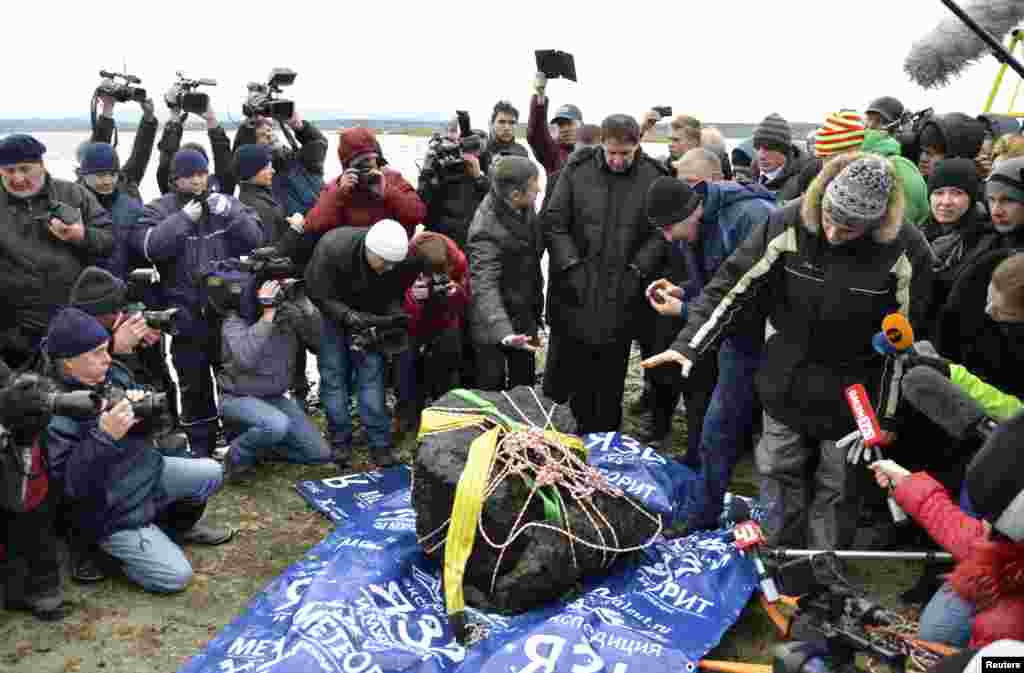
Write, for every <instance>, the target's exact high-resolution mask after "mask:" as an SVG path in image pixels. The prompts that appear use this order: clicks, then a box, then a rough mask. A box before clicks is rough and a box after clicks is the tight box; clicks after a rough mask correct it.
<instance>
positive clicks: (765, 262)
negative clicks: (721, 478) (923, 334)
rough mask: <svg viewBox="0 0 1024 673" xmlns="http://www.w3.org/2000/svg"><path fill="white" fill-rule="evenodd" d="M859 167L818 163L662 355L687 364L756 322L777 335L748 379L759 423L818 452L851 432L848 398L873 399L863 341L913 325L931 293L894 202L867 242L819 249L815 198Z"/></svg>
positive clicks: (927, 268) (870, 355)
mask: <svg viewBox="0 0 1024 673" xmlns="http://www.w3.org/2000/svg"><path fill="white" fill-rule="evenodd" d="M858 157H859V155H858V154H855V153H848V154H844V155H841V156H838V157H835V158H834V159H832V160H831V161H829V162H828V163H827V164H825V167H824V169H822V172H821V174H820V175H819V176H818V178H817V179H816V180H815V181H814V183H813V184H812V185H811V188H810V189H809V190H808V191H807V194H806V195H805V196H804V198H803V199H802V200H801V201H800V202H795V203H791V204H789V205H787V206H785V207H784V208H782V209H779V210H776V211H775V212H773V213H772V214H771V216H770V218H769V220H768V222H767V223H766V224H763V225H760V226H758V227H757V228H756V229H755V230H754V232H753V233H752V234H751V235H750V236H749V237H748V238H747V240H746V241H745V242H744V243H743V244H742V245H741V246H740V248H739V249H738V250H737V251H736V252H735V253H734V254H733V255H732V256H731V257H729V259H728V260H726V261H725V263H724V264H722V266H721V267H720V268H719V270H718V273H717V274H716V275H715V278H714V280H712V281H711V282H710V283H709V284H708V285H707V286H706V287H705V288H704V292H703V293H702V294H701V296H700V297H699V298H698V299H697V301H695V302H693V303H692V304H691V305H690V313H689V318H688V321H687V324H686V327H685V328H684V329H683V330H682V332H681V333H680V335H679V337H678V338H677V339H676V342H675V343H674V344H673V346H672V349H673V350H675V351H677V352H679V353H682V354H683V355H685V356H686V357H687V358H689V359H690V360H691V361H693V362H695V363H696V362H697V361H698V360H699V359H700V358H701V357H702V356H703V355H704V354H705V353H707V352H708V351H713V350H714V348H715V346H716V345H717V344H718V342H719V341H720V339H721V338H722V337H723V336H725V335H727V334H728V333H730V331H732V330H734V329H736V328H737V327H738V326H743V325H747V324H749V323H748V321H749V320H751V319H755V318H763V317H764V316H765V315H767V316H768V317H769V318H770V319H771V322H772V326H773V327H774V328H775V329H776V330H777V331H776V333H775V334H773V335H772V336H771V338H770V339H769V340H768V343H767V345H766V347H765V355H764V366H762V368H761V370H760V371H759V372H758V388H759V392H760V394H761V399H762V402H763V403H764V407H765V411H766V412H767V413H768V414H769V415H770V416H772V417H773V418H775V419H776V420H778V421H779V422H781V423H783V424H785V425H787V426H789V427H791V428H793V429H794V430H796V431H798V432H801V433H803V434H805V435H808V436H811V437H814V438H816V439H822V440H829V439H833V440H834V439H838V438H839V437H842V436H843V435H845V434H846V433H847V432H849V430H850V427H851V424H852V417H851V416H850V412H849V409H848V408H847V405H846V401H845V400H844V398H843V390H844V389H845V388H846V387H847V386H849V385H852V384H854V383H862V384H864V386H865V387H866V388H867V389H868V391H869V392H872V394H874V391H877V389H878V385H877V384H878V379H879V376H880V374H881V368H882V358H879V357H878V356H877V354H876V353H874V352H873V350H872V347H871V338H872V336H874V334H875V333H877V332H878V329H879V325H881V324H882V319H883V318H884V317H885V316H886V315H887V314H889V313H892V312H894V311H899V312H901V313H903V314H904V315H907V316H909V318H910V321H911V323H914V322H915V319H916V320H917V323H916V324H921V320H923V316H924V315H925V313H926V311H927V308H928V300H929V293H930V289H931V279H932V262H933V258H932V254H931V250H930V249H929V248H928V244H927V242H926V241H925V240H924V237H923V236H922V235H921V232H920V231H919V230H918V229H917V228H916V227H905V226H903V214H904V211H903V193H902V192H901V191H899V190H892V192H891V194H890V196H889V203H888V208H887V214H886V218H885V220H884V221H883V223H882V224H881V225H880V227H879V228H878V229H876V230H875V231H874V232H873V233H872V235H869V236H865V237H862V238H861V239H858V240H856V241H851V242H849V243H846V244H843V245H838V246H833V245H830V244H829V243H828V242H827V240H826V239H825V235H824V233H823V231H822V227H821V199H822V196H823V194H824V192H825V189H826V188H827V187H828V185H829V183H830V182H831V181H832V180H833V179H835V177H836V176H837V175H838V174H839V173H840V172H841V171H842V170H843V168H845V167H846V166H848V165H849V164H850V163H851V162H852V161H854V160H855V159H857V158H858Z"/></svg>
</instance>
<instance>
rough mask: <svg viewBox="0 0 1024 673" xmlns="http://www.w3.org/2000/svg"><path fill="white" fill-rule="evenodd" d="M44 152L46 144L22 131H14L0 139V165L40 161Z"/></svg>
mask: <svg viewBox="0 0 1024 673" xmlns="http://www.w3.org/2000/svg"><path fill="white" fill-rule="evenodd" d="M44 154H46V145H44V144H42V143H41V142H39V141H38V140H36V139H35V138H33V137H32V136H30V135H26V134H24V133H15V134H13V135H9V136H7V137H6V138H4V139H3V140H0V166H13V165H14V164H20V163H23V162H26V161H42V159H43V155H44Z"/></svg>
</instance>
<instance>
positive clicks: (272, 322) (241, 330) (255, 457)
mask: <svg viewBox="0 0 1024 673" xmlns="http://www.w3.org/2000/svg"><path fill="white" fill-rule="evenodd" d="M283 292H284V291H283V290H282V288H281V284H280V283H279V282H278V281H275V280H271V281H267V282H265V283H263V285H262V286H261V287H260V289H259V292H258V294H257V296H258V298H259V303H260V305H261V306H262V309H263V312H262V315H261V316H260V318H259V320H257V321H256V322H255V323H251V324H250V322H249V321H247V320H245V319H244V318H242V316H241V315H239V313H238V312H237V311H229V313H228V316H227V317H226V318H225V319H224V326H223V328H222V331H221V337H222V349H223V359H222V363H223V369H222V371H221V372H220V375H219V376H218V381H219V383H220V390H221V400H220V405H221V415H222V416H223V418H224V419H225V420H226V421H231V422H233V423H235V424H236V425H238V426H239V427H240V429H242V430H243V432H242V434H241V435H239V436H238V437H236V438H235V439H234V440H232V442H231V447H230V450H229V453H228V457H227V458H226V459H225V461H224V466H225V471H226V479H227V481H235V480H236V479H238V478H239V477H240V476H241V475H243V474H244V473H246V472H249V471H250V470H252V468H253V466H254V465H255V464H256V463H257V462H258V461H259V460H260V459H262V458H263V457H265V456H268V455H270V454H276V455H278V456H280V457H281V458H282V459H283V460H285V461H287V462H289V463H299V464H305V465H316V464H320V463H327V462H330V460H331V450H330V447H328V446H327V442H326V441H324V437H323V435H322V434H321V433H320V430H319V429H318V428H317V427H316V426H315V425H313V422H312V421H311V420H310V419H309V417H308V416H307V415H306V413H305V412H304V411H303V410H302V409H301V408H300V407H299V405H298V404H297V403H296V402H295V400H293V399H292V398H290V397H286V396H285V392H287V391H288V386H289V385H290V384H291V379H292V372H293V371H294V369H295V360H296V357H297V356H298V353H299V349H300V348H302V349H305V346H304V345H302V344H300V342H299V337H298V334H297V327H296V321H299V320H303V319H306V317H307V316H303V315H302V314H301V313H300V310H299V309H298V308H297V307H296V306H295V305H294V304H292V303H291V302H289V301H287V300H285V301H283V302H281V301H279V300H280V299H282V295H283Z"/></svg>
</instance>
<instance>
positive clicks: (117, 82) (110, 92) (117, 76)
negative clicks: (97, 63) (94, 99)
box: [96, 70, 147, 103]
mask: <svg viewBox="0 0 1024 673" xmlns="http://www.w3.org/2000/svg"><path fill="white" fill-rule="evenodd" d="M100 77H102V78H103V81H102V82H100V85H99V86H98V87H96V96H110V97H111V98H113V99H114V100H116V101H117V102H118V103H127V102H128V101H135V102H136V103H143V102H145V101H146V98H147V96H146V90H145V89H143V88H142V87H140V86H135V85H136V84H141V83H142V80H141V79H139V78H138V77H136V76H135V75H126V74H124V73H120V72H110V71H109V70H100Z"/></svg>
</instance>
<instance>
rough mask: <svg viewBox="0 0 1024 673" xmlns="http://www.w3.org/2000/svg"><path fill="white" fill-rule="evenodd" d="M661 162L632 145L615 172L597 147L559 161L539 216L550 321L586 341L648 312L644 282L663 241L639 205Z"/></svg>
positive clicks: (624, 327) (612, 335) (658, 263)
mask: <svg viewBox="0 0 1024 673" xmlns="http://www.w3.org/2000/svg"><path fill="white" fill-rule="evenodd" d="M663 175H665V169H664V167H663V166H662V165H661V164H659V163H658V162H656V161H655V160H654V159H652V158H651V157H649V156H647V155H646V154H644V153H643V151H642V150H639V151H638V153H637V156H636V160H635V161H634V162H633V164H632V166H631V167H630V169H629V170H628V171H627V172H625V173H622V174H618V173H613V172H612V171H611V170H609V169H608V165H607V163H606V161H605V156H604V150H603V149H602V148H600V147H585V148H583V149H580V150H577V151H576V152H575V153H574V154H573V156H572V157H571V158H570V159H569V161H568V163H567V164H566V165H565V166H564V167H563V168H562V171H561V174H560V175H559V177H558V184H557V185H556V186H555V193H554V194H553V195H552V196H551V200H550V201H549V202H548V206H547V211H546V212H545V213H544V216H543V227H544V231H545V235H546V237H547V243H548V253H549V255H550V261H549V265H548V269H549V273H550V280H549V282H550V285H551V286H550V289H551V294H550V301H551V305H550V306H549V310H548V315H549V318H550V321H551V327H552V329H554V330H558V331H560V332H562V333H564V334H566V335H567V336H570V337H571V338H573V339H576V340H578V341H582V342H584V343H588V344H593V345H602V344H612V343H616V342H620V341H622V340H624V339H628V338H630V336H631V329H630V327H631V324H632V323H633V322H635V319H636V317H637V316H638V315H639V314H640V313H641V312H643V311H650V310H651V309H650V307H649V306H647V304H646V302H645V301H644V298H643V292H644V288H645V287H646V285H647V282H648V281H650V280H652V279H653V276H654V275H655V274H657V273H658V272H659V271H661V270H662V269H663V268H664V265H665V259H666V255H667V254H668V249H669V248H668V243H667V242H666V241H665V238H664V236H663V235H662V232H661V230H660V229H658V227H656V226H654V225H653V224H651V222H650V220H648V218H647V215H646V213H645V211H644V200H645V198H646V196H647V190H648V188H649V187H650V186H651V183H652V182H654V181H655V180H656V179H657V178H659V177H661V176H663Z"/></svg>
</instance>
